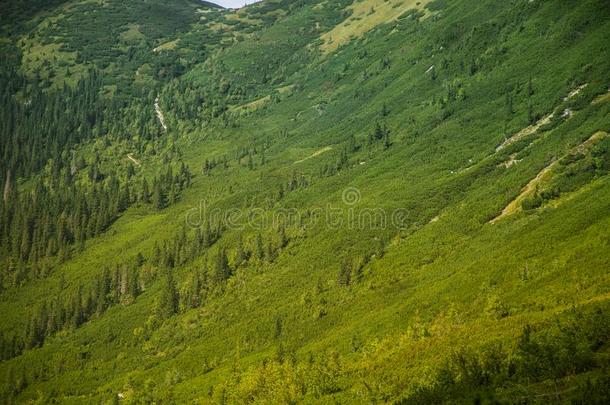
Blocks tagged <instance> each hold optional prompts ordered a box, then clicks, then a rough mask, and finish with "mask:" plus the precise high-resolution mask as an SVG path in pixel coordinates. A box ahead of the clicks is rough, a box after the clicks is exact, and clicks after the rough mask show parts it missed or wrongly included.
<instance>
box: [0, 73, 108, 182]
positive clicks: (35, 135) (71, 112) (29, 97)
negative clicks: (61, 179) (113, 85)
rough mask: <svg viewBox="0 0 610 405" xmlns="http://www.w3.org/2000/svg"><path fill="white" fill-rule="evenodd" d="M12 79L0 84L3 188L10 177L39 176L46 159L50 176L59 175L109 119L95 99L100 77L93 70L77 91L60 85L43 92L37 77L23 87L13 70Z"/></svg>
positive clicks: (98, 101)
mask: <svg viewBox="0 0 610 405" xmlns="http://www.w3.org/2000/svg"><path fill="white" fill-rule="evenodd" d="M3 68H5V69H8V68H10V67H3ZM12 75H13V77H12V78H11V77H6V78H4V79H3V80H2V81H0V156H1V157H2V159H1V160H0V173H2V175H3V176H2V178H1V179H0V182H2V183H1V184H2V186H3V187H4V184H5V182H6V181H9V180H10V178H11V177H12V178H13V179H15V178H22V177H29V176H30V175H32V174H34V173H37V172H38V171H39V170H41V169H42V168H43V167H45V166H46V165H47V162H49V160H51V161H52V172H53V174H57V173H59V172H60V171H61V169H62V164H66V159H67V156H69V150H70V148H72V147H73V146H74V145H76V144H78V143H81V142H84V141H86V140H88V139H91V138H92V137H93V136H95V135H98V134H100V133H103V132H104V131H103V128H104V121H105V119H107V118H108V119H109V117H107V116H106V114H107V113H106V112H104V110H105V106H104V105H103V103H101V102H100V100H99V92H100V89H101V86H102V78H101V76H100V75H99V73H98V72H97V71H95V70H91V71H90V72H89V74H88V75H87V76H86V77H85V78H84V79H81V80H79V81H78V83H77V84H76V86H74V87H70V86H67V85H64V87H62V88H61V89H59V90H57V91H54V92H43V90H42V89H41V86H40V84H41V82H40V80H39V79H38V78H35V79H34V80H32V81H31V83H30V84H27V82H26V80H25V78H23V77H21V76H20V75H19V74H18V73H17V71H13V73H12ZM0 77H4V76H2V75H0ZM11 79H12V80H11ZM68 160H69V159H68Z"/></svg>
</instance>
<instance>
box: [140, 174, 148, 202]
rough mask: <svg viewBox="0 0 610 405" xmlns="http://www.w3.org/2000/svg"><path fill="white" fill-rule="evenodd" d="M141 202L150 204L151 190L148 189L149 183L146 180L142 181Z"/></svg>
mask: <svg viewBox="0 0 610 405" xmlns="http://www.w3.org/2000/svg"><path fill="white" fill-rule="evenodd" d="M140 201H142V202H143V203H146V204H148V203H150V190H149V189H148V181H146V178H145V179H144V180H142V193H141V194H140Z"/></svg>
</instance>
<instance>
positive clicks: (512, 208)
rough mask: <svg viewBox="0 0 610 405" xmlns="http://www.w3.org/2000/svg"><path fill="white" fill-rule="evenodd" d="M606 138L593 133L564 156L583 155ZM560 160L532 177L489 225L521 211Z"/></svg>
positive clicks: (605, 134)
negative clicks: (528, 198) (525, 200)
mask: <svg viewBox="0 0 610 405" xmlns="http://www.w3.org/2000/svg"><path fill="white" fill-rule="evenodd" d="M607 136H608V133H607V132H603V131H598V132H596V133H594V134H593V135H591V136H590V137H589V139H587V140H586V141H584V142H582V143H581V144H579V145H578V146H576V147H574V148H572V149H570V151H569V152H568V153H566V154H565V155H564V156H567V155H571V154H580V155H584V154H585V153H587V151H588V150H589V149H590V148H591V147H593V146H594V145H595V144H596V143H597V142H599V141H600V140H602V139H603V138H605V137H607ZM560 160H561V159H555V160H553V161H552V162H551V163H550V164H549V165H548V166H546V167H545V168H544V169H542V170H541V171H540V173H538V174H537V175H536V177H534V178H533V179H532V180H530V181H529V183H527V184H526V185H525V187H523V188H522V189H521V192H520V193H519V195H518V196H517V197H516V198H515V199H514V200H512V201H511V202H510V203H509V204H508V205H507V206H506V207H505V208H504V209H503V210H502V213H501V214H500V215H498V216H497V217H495V218H494V219H492V220H491V221H489V222H490V223H491V224H494V223H496V222H497V221H499V220H500V219H502V218H504V217H506V216H508V215H511V214H513V213H515V212H517V211H519V210H520V209H521V203H522V202H523V200H524V199H525V198H527V197H528V196H530V195H531V193H533V192H534V191H535V190H536V187H538V185H539V184H540V183H542V182H543V181H545V180H548V178H550V177H552V176H553V173H552V170H553V169H554V168H555V166H556V165H557V164H558V163H559V161H560Z"/></svg>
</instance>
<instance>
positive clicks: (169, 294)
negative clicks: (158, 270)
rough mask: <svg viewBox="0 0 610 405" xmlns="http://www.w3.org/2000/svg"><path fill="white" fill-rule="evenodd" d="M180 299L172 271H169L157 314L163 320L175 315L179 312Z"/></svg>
mask: <svg viewBox="0 0 610 405" xmlns="http://www.w3.org/2000/svg"><path fill="white" fill-rule="evenodd" d="M178 299H179V297H178V291H177V290H176V284H175V283H174V277H173V275H172V271H171V270H170V269H168V270H166V274H165V277H164V278H163V287H162V289H161V295H160V296H159V301H158V303H157V314H158V315H159V316H160V317H161V318H163V319H166V318H169V317H171V316H173V315H175V314H176V313H177V312H178V302H179V301H178Z"/></svg>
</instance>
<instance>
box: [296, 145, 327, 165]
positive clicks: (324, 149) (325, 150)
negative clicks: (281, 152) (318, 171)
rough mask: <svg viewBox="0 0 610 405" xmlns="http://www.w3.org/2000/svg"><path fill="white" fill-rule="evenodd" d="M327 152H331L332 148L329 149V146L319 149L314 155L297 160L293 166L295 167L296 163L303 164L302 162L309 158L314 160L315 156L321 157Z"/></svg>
mask: <svg viewBox="0 0 610 405" xmlns="http://www.w3.org/2000/svg"><path fill="white" fill-rule="evenodd" d="M329 150H332V147H331V146H326V147H324V148H322V149H320V150H317V151H315V152H314V153H312V154H311V155H309V156H307V157H306V158H304V159H301V160H297V161H296V162H294V163H293V164H295V165H296V164H297V163H303V162H304V161H306V160H309V159H311V158H315V157H316V156H319V155H321V154H322V153H325V152H328V151H329Z"/></svg>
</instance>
